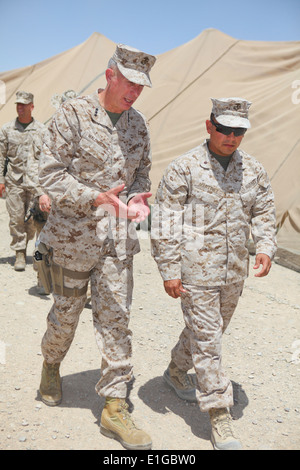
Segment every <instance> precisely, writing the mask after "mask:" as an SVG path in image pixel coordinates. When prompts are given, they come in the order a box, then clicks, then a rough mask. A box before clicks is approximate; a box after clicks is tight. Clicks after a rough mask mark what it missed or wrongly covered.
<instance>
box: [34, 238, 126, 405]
mask: <svg viewBox="0 0 300 470" xmlns="http://www.w3.org/2000/svg"><path fill="white" fill-rule="evenodd" d="M106 248H107V247H106ZM53 260H54V261H55V262H56V263H57V264H60V259H59V256H55V251H54V255H53ZM132 261H133V260H132V257H128V258H126V259H125V260H119V259H118V258H117V257H116V256H111V255H110V253H109V250H108V249H104V250H103V251H102V253H101V258H100V259H99V261H98V263H97V264H96V266H95V267H94V268H93V269H92V270H91V274H90V282H91V297H92V300H91V302H92V312H93V324H94V331H95V335H96V342H97V345H98V348H99V350H100V354H101V357H102V363H101V378H100V381H99V382H98V384H97V385H96V391H97V393H98V394H99V395H102V396H111V397H117V398H125V397H126V395H127V393H128V385H129V383H130V382H131V380H132V379H133V372H132V365H131V357H132V332H131V330H130V329H129V327H128V325H129V317H130V308H131V303H132V289H133V275H132V272H133V263H132ZM85 282H86V281H82V280H75V279H71V278H67V277H66V278H65V286H66V287H71V288H73V287H78V288H79V289H80V288H81V287H83V285H84V283H85ZM53 298H54V303H53V306H52V308H51V310H50V312H49V315H48V318H47V331H46V333H45V335H44V337H43V340H42V353H43V356H44V358H45V360H46V361H47V362H49V363H52V364H54V363H60V362H61V361H62V360H63V359H64V357H65V355H66V354H67V352H68V350H69V348H70V346H71V343H72V340H73V338H74V335H75V331H76V327H77V325H78V321H79V317H80V314H81V312H82V310H83V308H84V306H85V302H86V294H85V295H83V296H81V297H77V298H76V297H64V296H61V295H57V294H53Z"/></svg>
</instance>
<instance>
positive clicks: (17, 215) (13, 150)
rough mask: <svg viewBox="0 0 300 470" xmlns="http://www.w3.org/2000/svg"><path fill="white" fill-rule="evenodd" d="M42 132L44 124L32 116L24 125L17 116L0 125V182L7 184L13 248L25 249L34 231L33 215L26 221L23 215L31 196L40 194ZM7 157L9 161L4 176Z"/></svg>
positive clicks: (44, 128)
mask: <svg viewBox="0 0 300 470" xmlns="http://www.w3.org/2000/svg"><path fill="white" fill-rule="evenodd" d="M45 132H46V127H45V126H44V124H42V123H40V122H38V121H36V120H35V119H33V121H32V122H31V123H30V124H29V125H28V126H27V127H26V129H24V128H23V127H22V126H21V124H20V123H19V122H18V120H17V119H14V120H13V121H10V122H8V123H6V124H4V126H3V127H2V128H1V129H0V183H2V184H5V187H6V206H7V210H8V213H9V217H10V222H9V226H10V233H11V236H12V243H11V248H12V249H13V250H16V251H17V250H24V249H25V248H26V244H27V242H28V241H29V240H31V239H32V238H33V237H34V233H35V228H34V224H33V221H32V219H29V220H28V222H26V223H25V224H24V219H25V217H26V215H27V213H28V211H29V209H30V208H31V207H32V206H33V200H34V198H35V197H38V196H40V195H41V194H43V190H42V189H41V187H40V185H39V181H38V165H39V158H40V154H41V149H42V145H43V138H44V135H45ZM6 157H8V159H9V162H8V167H7V173H6V176H5V177H4V176H3V169H4V164H5V159H6ZM24 190H26V191H27V192H25V193H24Z"/></svg>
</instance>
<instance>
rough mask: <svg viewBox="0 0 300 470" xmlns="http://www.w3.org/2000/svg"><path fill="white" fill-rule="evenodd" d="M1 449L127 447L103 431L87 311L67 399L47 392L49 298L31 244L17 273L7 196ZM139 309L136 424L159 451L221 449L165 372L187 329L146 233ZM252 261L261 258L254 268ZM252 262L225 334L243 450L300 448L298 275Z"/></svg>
mask: <svg viewBox="0 0 300 470" xmlns="http://www.w3.org/2000/svg"><path fill="white" fill-rule="evenodd" d="M0 227H1V234H2V236H1V244H0V286H1V287H0V305H1V311H0V328H1V329H0V374H1V380H0V449H1V450H25V449H31V450H48V449H49V450H108V451H116V450H122V446H121V445H120V444H119V443H118V442H116V441H114V440H110V439H108V438H106V437H104V436H102V435H101V434H100V432H99V420H100V415H101V410H102V407H103V404H104V400H103V398H100V397H98V396H97V395H96V393H95V391H94V387H95V384H96V382H97V381H98V379H99V367H100V357H99V353H98V349H97V346H96V342H95V339H94V332H93V326H92V316H91V309H90V308H85V309H84V311H83V312H82V315H81V320H80V323H79V326H78V329H77V332H76V336H75V339H74V342H73V344H72V346H71V349H70V351H69V353H68V355H67V357H66V358H65V360H64V362H63V363H62V366H61V374H62V376H63V397H64V398H63V402H62V403H61V405H59V406H58V407H55V408H50V407H47V406H46V405H44V404H43V403H42V402H41V400H40V398H39V397H38V393H37V390H38V388H39V382H40V373H41V366H42V361H43V358H42V355H41V350H40V343H41V338H42V336H43V334H44V331H45V328H46V316H47V314H48V311H49V309H50V307H51V304H52V301H51V296H39V295H38V294H37V292H36V287H35V286H36V274H35V272H34V270H33V267H32V256H31V253H32V252H33V247H34V244H33V242H31V243H30V244H29V250H28V257H27V260H28V265H27V267H26V270H25V272H15V271H14V269H13V264H14V253H13V252H12V251H11V250H10V247H9V245H10V236H9V231H8V216H7V213H6V209H5V201H4V200H3V199H2V200H1V199H0ZM139 236H140V241H141V247H142V251H141V253H139V254H138V255H137V256H136V257H135V288H134V301H133V307H132V315H131V325H130V326H131V329H132V330H133V334H134V339H133V348H134V355H133V362H134V371H135V382H134V385H133V388H132V391H131V395H130V398H131V402H132V404H133V415H134V417H135V421H136V423H137V424H138V425H140V426H141V427H142V428H143V429H145V430H146V431H147V432H148V433H149V434H150V435H151V437H152V441H153V450H154V451H155V450H157V451H161V450H162V451H170V452H172V451H175V450H190V451H193V450H194V451H196V450H211V449H212V445H211V442H210V424H209V420H208V416H207V414H206V413H201V412H200V410H199V408H198V406H197V405H196V404H190V403H187V402H184V401H182V400H180V399H179V398H177V396H176V395H175V394H174V392H173V391H172V390H170V389H169V387H168V386H167V385H166V384H165V383H164V381H163V379H162V374H163V372H164V370H165V368H166V367H167V365H168V363H169V359H170V350H171V348H172V347H173V345H174V344H175V342H176V341H177V338H178V336H179V334H180V332H181V330H182V328H183V320H182V314H181V309H180V304H179V301H178V300H175V299H172V298H170V297H168V296H167V295H166V294H165V292H164V290H163V286H162V280H161V278H160V275H159V273H158V271H157V268H156V264H155V263H154V261H153V260H152V258H151V255H150V244H149V239H148V234H147V232H139ZM253 264H254V259H253V257H251V266H253ZM251 271H253V270H251V268H250V277H249V278H248V280H247V281H246V285H245V288H244V292H243V295H242V297H241V299H240V303H239V305H238V308H237V310H236V313H235V315H234V317H233V320H232V322H231V324H230V326H229V327H228V330H227V332H226V333H225V335H224V338H223V356H224V359H223V365H224V368H225V370H226V371H227V373H228V375H229V377H230V378H231V380H232V383H233V387H234V398H235V405H234V407H233V409H232V414H233V417H234V427H235V429H236V432H237V434H238V436H239V437H240V439H241V441H242V443H243V447H244V449H245V450H296V449H299V448H300V433H299V428H300V397H299V371H300V329H299V323H300V322H299V315H300V274H299V273H297V272H295V271H292V270H289V269H287V268H285V267H282V266H280V265H277V264H274V265H273V267H272V270H271V272H270V274H269V276H268V277H266V278H262V279H257V278H255V277H254V274H253V272H251Z"/></svg>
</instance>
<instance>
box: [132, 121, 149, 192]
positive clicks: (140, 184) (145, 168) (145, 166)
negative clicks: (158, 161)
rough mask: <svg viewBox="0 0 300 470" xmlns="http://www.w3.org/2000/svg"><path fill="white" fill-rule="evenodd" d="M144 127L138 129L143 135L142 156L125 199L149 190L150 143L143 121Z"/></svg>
mask: <svg viewBox="0 0 300 470" xmlns="http://www.w3.org/2000/svg"><path fill="white" fill-rule="evenodd" d="M144 124H145V127H144V126H143V129H142V130H141V131H140V132H142V133H143V134H144V135H143V141H144V151H143V157H142V159H141V162H140V165H139V167H138V169H137V172H136V175H135V180H134V182H133V184H132V185H131V187H130V188H129V191H128V196H127V200H128V201H129V200H130V199H131V198H133V197H134V196H135V195H136V194H139V193H145V192H148V191H150V188H151V181H150V178H149V173H150V170H151V163H152V158H151V145H150V134H149V127H148V124H147V123H146V122H145V123H144Z"/></svg>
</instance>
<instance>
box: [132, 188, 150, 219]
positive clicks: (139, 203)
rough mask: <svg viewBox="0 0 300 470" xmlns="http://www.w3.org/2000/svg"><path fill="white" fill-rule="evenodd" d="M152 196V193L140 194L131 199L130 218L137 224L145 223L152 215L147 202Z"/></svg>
mask: <svg viewBox="0 0 300 470" xmlns="http://www.w3.org/2000/svg"><path fill="white" fill-rule="evenodd" d="M150 196H152V193H140V194H137V195H136V196H134V197H133V198H132V199H130V201H129V203H128V214H129V217H128V218H130V219H131V220H133V221H134V222H136V223H140V222H143V220H145V219H146V218H147V217H148V215H149V214H150V209H149V206H148V202H147V199H148V198H149V197H150Z"/></svg>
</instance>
